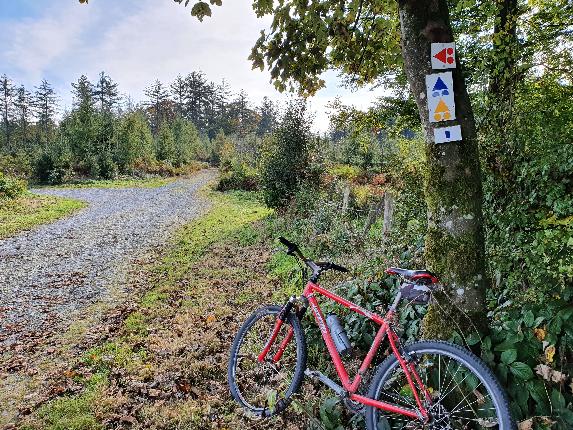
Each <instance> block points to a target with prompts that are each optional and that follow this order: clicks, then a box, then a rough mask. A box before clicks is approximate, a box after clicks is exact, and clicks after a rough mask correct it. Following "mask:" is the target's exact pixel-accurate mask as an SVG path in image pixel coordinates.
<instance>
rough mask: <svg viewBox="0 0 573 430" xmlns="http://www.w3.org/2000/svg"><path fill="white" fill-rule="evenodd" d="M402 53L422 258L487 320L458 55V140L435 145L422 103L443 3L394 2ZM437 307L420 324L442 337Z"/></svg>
mask: <svg viewBox="0 0 573 430" xmlns="http://www.w3.org/2000/svg"><path fill="white" fill-rule="evenodd" d="M399 10H400V24H401V35H402V53H403V57H404V65H405V70H406V75H407V77H408V83H409V86H410V90H411V92H412V94H413V95H414V97H415V99H416V103H417V105H418V111H419V113H420V118H421V120H422V124H423V127H424V131H425V135H426V143H427V144H426V157H427V174H426V181H425V198H426V204H427V208H428V232H427V236H426V261H427V265H428V268H429V269H430V270H432V271H434V272H436V273H437V274H438V275H439V276H440V278H441V279H442V281H444V282H445V283H447V285H448V289H449V293H448V297H449V298H450V299H452V301H453V303H455V305H456V306H457V307H459V308H461V309H462V310H463V311H464V312H466V313H467V314H468V315H469V316H470V318H471V319H472V320H474V321H475V322H476V323H477V324H476V325H478V326H483V324H482V323H480V320H483V319H484V318H485V312H484V310H485V286H486V281H485V261H484V259H485V251H484V234H483V214H482V195H483V194H482V182H481V175H480V166H479V154H478V142H477V134H476V128H475V119H474V115H473V112H472V108H471V104H470V99H469V96H468V93H467V89H466V85H465V82H464V78H463V74H462V70H461V66H460V63H461V61H460V58H459V56H458V58H457V65H458V66H457V68H455V69H452V70H451V71H452V75H453V82H454V98H455V103H456V120H455V121H448V122H446V123H440V124H439V125H440V126H443V125H453V124H460V125H461V129H462V136H463V141H460V142H450V143H445V144H436V143H434V136H433V128H434V126H433V125H432V123H430V122H429V117H428V108H427V100H426V75H427V74H430V73H432V68H431V59H430V44H431V43H432V42H452V41H453V34H452V29H451V25H450V21H449V12H448V6H447V2H446V0H400V1H399ZM445 319H446V318H445V316H444V313H443V312H438V311H437V310H436V309H434V310H430V313H429V315H428V318H427V319H426V321H425V324H424V332H425V336H426V337H444V332H445V328H446V327H451V325H452V322H451V321H449V322H448V321H446V320H445Z"/></svg>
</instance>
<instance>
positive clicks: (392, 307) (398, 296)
mask: <svg viewBox="0 0 573 430" xmlns="http://www.w3.org/2000/svg"><path fill="white" fill-rule="evenodd" d="M401 299H402V292H401V291H400V290H398V293H397V294H396V297H394V301H393V302H392V304H391V305H390V308H389V309H388V310H389V311H390V312H394V311H396V308H397V307H398V305H399V304H400V300H401Z"/></svg>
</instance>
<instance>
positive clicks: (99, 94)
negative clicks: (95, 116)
mask: <svg viewBox="0 0 573 430" xmlns="http://www.w3.org/2000/svg"><path fill="white" fill-rule="evenodd" d="M117 86H118V85H117V83H116V82H114V81H113V80H112V79H111V78H110V77H109V76H108V75H106V74H105V72H101V73H100V74H99V79H98V81H97V83H96V85H95V88H94V92H93V94H94V97H95V98H96V99H97V100H98V103H99V109H100V111H101V112H105V113H111V112H112V111H113V108H114V107H115V106H116V105H117V103H118V102H119V92H118V89H117Z"/></svg>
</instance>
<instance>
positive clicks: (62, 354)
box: [0, 192, 311, 430]
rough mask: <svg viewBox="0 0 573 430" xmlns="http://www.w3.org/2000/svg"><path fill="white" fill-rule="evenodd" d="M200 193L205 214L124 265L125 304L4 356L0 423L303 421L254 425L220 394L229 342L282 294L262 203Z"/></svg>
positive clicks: (293, 413) (148, 425) (187, 425)
mask: <svg viewBox="0 0 573 430" xmlns="http://www.w3.org/2000/svg"><path fill="white" fill-rule="evenodd" d="M204 195H208V198H209V200H210V201H211V205H212V206H211V208H210V210H209V212H208V213H206V214H205V215H203V216H202V217H200V218H198V219H196V220H195V221H192V222H191V223H188V224H186V225H185V226H183V227H182V228H180V229H179V230H178V231H177V232H176V233H175V235H174V236H173V237H172V239H171V240H170V242H169V243H168V245H167V246H166V247H163V248H161V249H155V250H154V251H153V252H150V253H148V254H147V255H146V256H145V258H141V259H140V260H138V261H137V262H136V263H135V264H132V265H131V266H130V271H129V277H128V283H127V284H126V289H127V290H129V291H130V292H131V297H132V299H131V300H129V301H123V302H118V303H117V304H116V305H115V306H111V307H108V308H107V309H106V310H104V311H102V312H101V313H100V314H99V315H98V319H97V320H93V321H91V322H90V323H84V324H83V330H78V329H77V327H72V328H71V329H70V330H68V332H66V333H63V334H61V335H59V336H54V337H52V338H50V339H49V340H47V341H42V342H40V343H39V344H40V346H38V347H37V348H36V349H35V351H32V352H31V353H27V354H26V360H27V361H26V360H23V359H22V357H23V356H24V354H23V353H21V352H18V351H12V353H11V354H5V356H4V360H3V362H2V363H0V380H1V381H4V382H2V383H0V393H1V394H0V404H4V405H7V404H9V405H12V413H11V414H10V415H9V414H5V416H4V417H1V416H0V428H2V425H3V426H4V428H5V429H12V428H25V429H53V430H56V429H70V430H72V429H86V430H87V429H105V428H114V429H123V428H126V429H127V428H137V429H143V428H145V429H213V428H218V429H219V428H220V429H226V428H228V429H231V428H249V429H268V428H285V429H298V428H308V422H307V421H308V418H307V417H306V416H305V415H304V414H303V409H302V406H301V407H298V408H297V407H294V408H291V409H290V410H289V411H287V414H285V415H283V416H281V417H277V418H274V419H273V420H271V422H268V421H253V420H252V419H249V418H247V417H245V416H244V415H243V413H242V412H241V411H240V410H239V409H238V408H237V407H236V405H235V404H234V402H233V401H232V400H231V398H230V395H229V393H228V388H227V384H226V365H227V359H228V352H229V348H230V345H231V342H232V340H233V337H234V335H235V333H236V332H237V330H238V327H239V326H240V324H241V323H242V321H244V319H245V318H246V316H247V315H248V314H249V313H250V312H251V311H252V310H253V308H254V307H257V306H258V304H260V303H269V302H274V301H277V298H278V297H279V296H281V291H280V288H277V287H276V279H271V278H269V276H268V275H266V271H267V262H268V260H269V258H270V252H269V249H268V243H267V244H266V245H265V243H266V242H265V241H264V240H261V236H264V227H263V226H264V223H263V222H262V220H263V219H264V218H265V217H266V216H268V214H269V213H270V212H269V210H268V209H266V207H265V206H264V205H262V204H261V203H260V202H258V201H257V200H256V199H254V198H253V197H251V196H248V195H245V194H221V193H215V192H205V193H204ZM1 385H4V386H1ZM310 387H311V386H310V385H307V386H306V388H305V390H308V389H310ZM2 397H4V399H3V398H2Z"/></svg>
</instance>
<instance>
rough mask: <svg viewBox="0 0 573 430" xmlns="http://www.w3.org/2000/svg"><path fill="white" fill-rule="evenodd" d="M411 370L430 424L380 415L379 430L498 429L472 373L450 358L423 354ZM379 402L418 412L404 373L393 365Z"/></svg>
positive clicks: (489, 402)
mask: <svg viewBox="0 0 573 430" xmlns="http://www.w3.org/2000/svg"><path fill="white" fill-rule="evenodd" d="M414 366H415V369H416V372H417V373H418V375H419V378H420V380H421V382H422V383H423V385H424V387H426V390H427V393H428V394H429V396H427V397H426V399H425V401H424V406H425V407H426V409H427V411H428V413H429V415H430V420H429V421H428V422H427V423H422V422H421V421H419V420H412V419H409V418H407V417H404V416H403V415H397V414H385V415H384V416H382V414H380V416H379V419H378V428H379V429H388V430H390V429H392V430H394V429H408V430H414V429H444V430H446V429H448V430H450V429H451V430H469V429H497V428H499V427H498V421H497V417H496V409H495V407H494V406H493V403H492V399H491V397H490V395H489V393H488V391H487V390H486V389H485V387H484V386H483V384H482V383H481V382H480V380H479V379H478V378H477V376H476V375H475V373H474V371H473V370H471V369H469V368H468V367H467V366H466V365H465V364H463V363H462V362H460V361H457V360H455V359H453V358H451V357H447V356H443V355H440V354H431V353H427V354H422V355H420V356H417V357H414ZM378 400H381V401H386V402H392V403H395V404H397V405H400V406H402V407H405V408H412V409H417V406H416V401H415V396H414V393H413V391H412V388H411V386H410V384H409V383H408V381H407V378H406V375H405V373H404V370H403V369H402V368H401V367H400V366H398V365H396V366H394V368H393V369H391V370H390V372H389V374H388V375H387V378H386V380H385V383H384V384H383V386H382V387H381V390H380V393H379V397H378Z"/></svg>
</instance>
